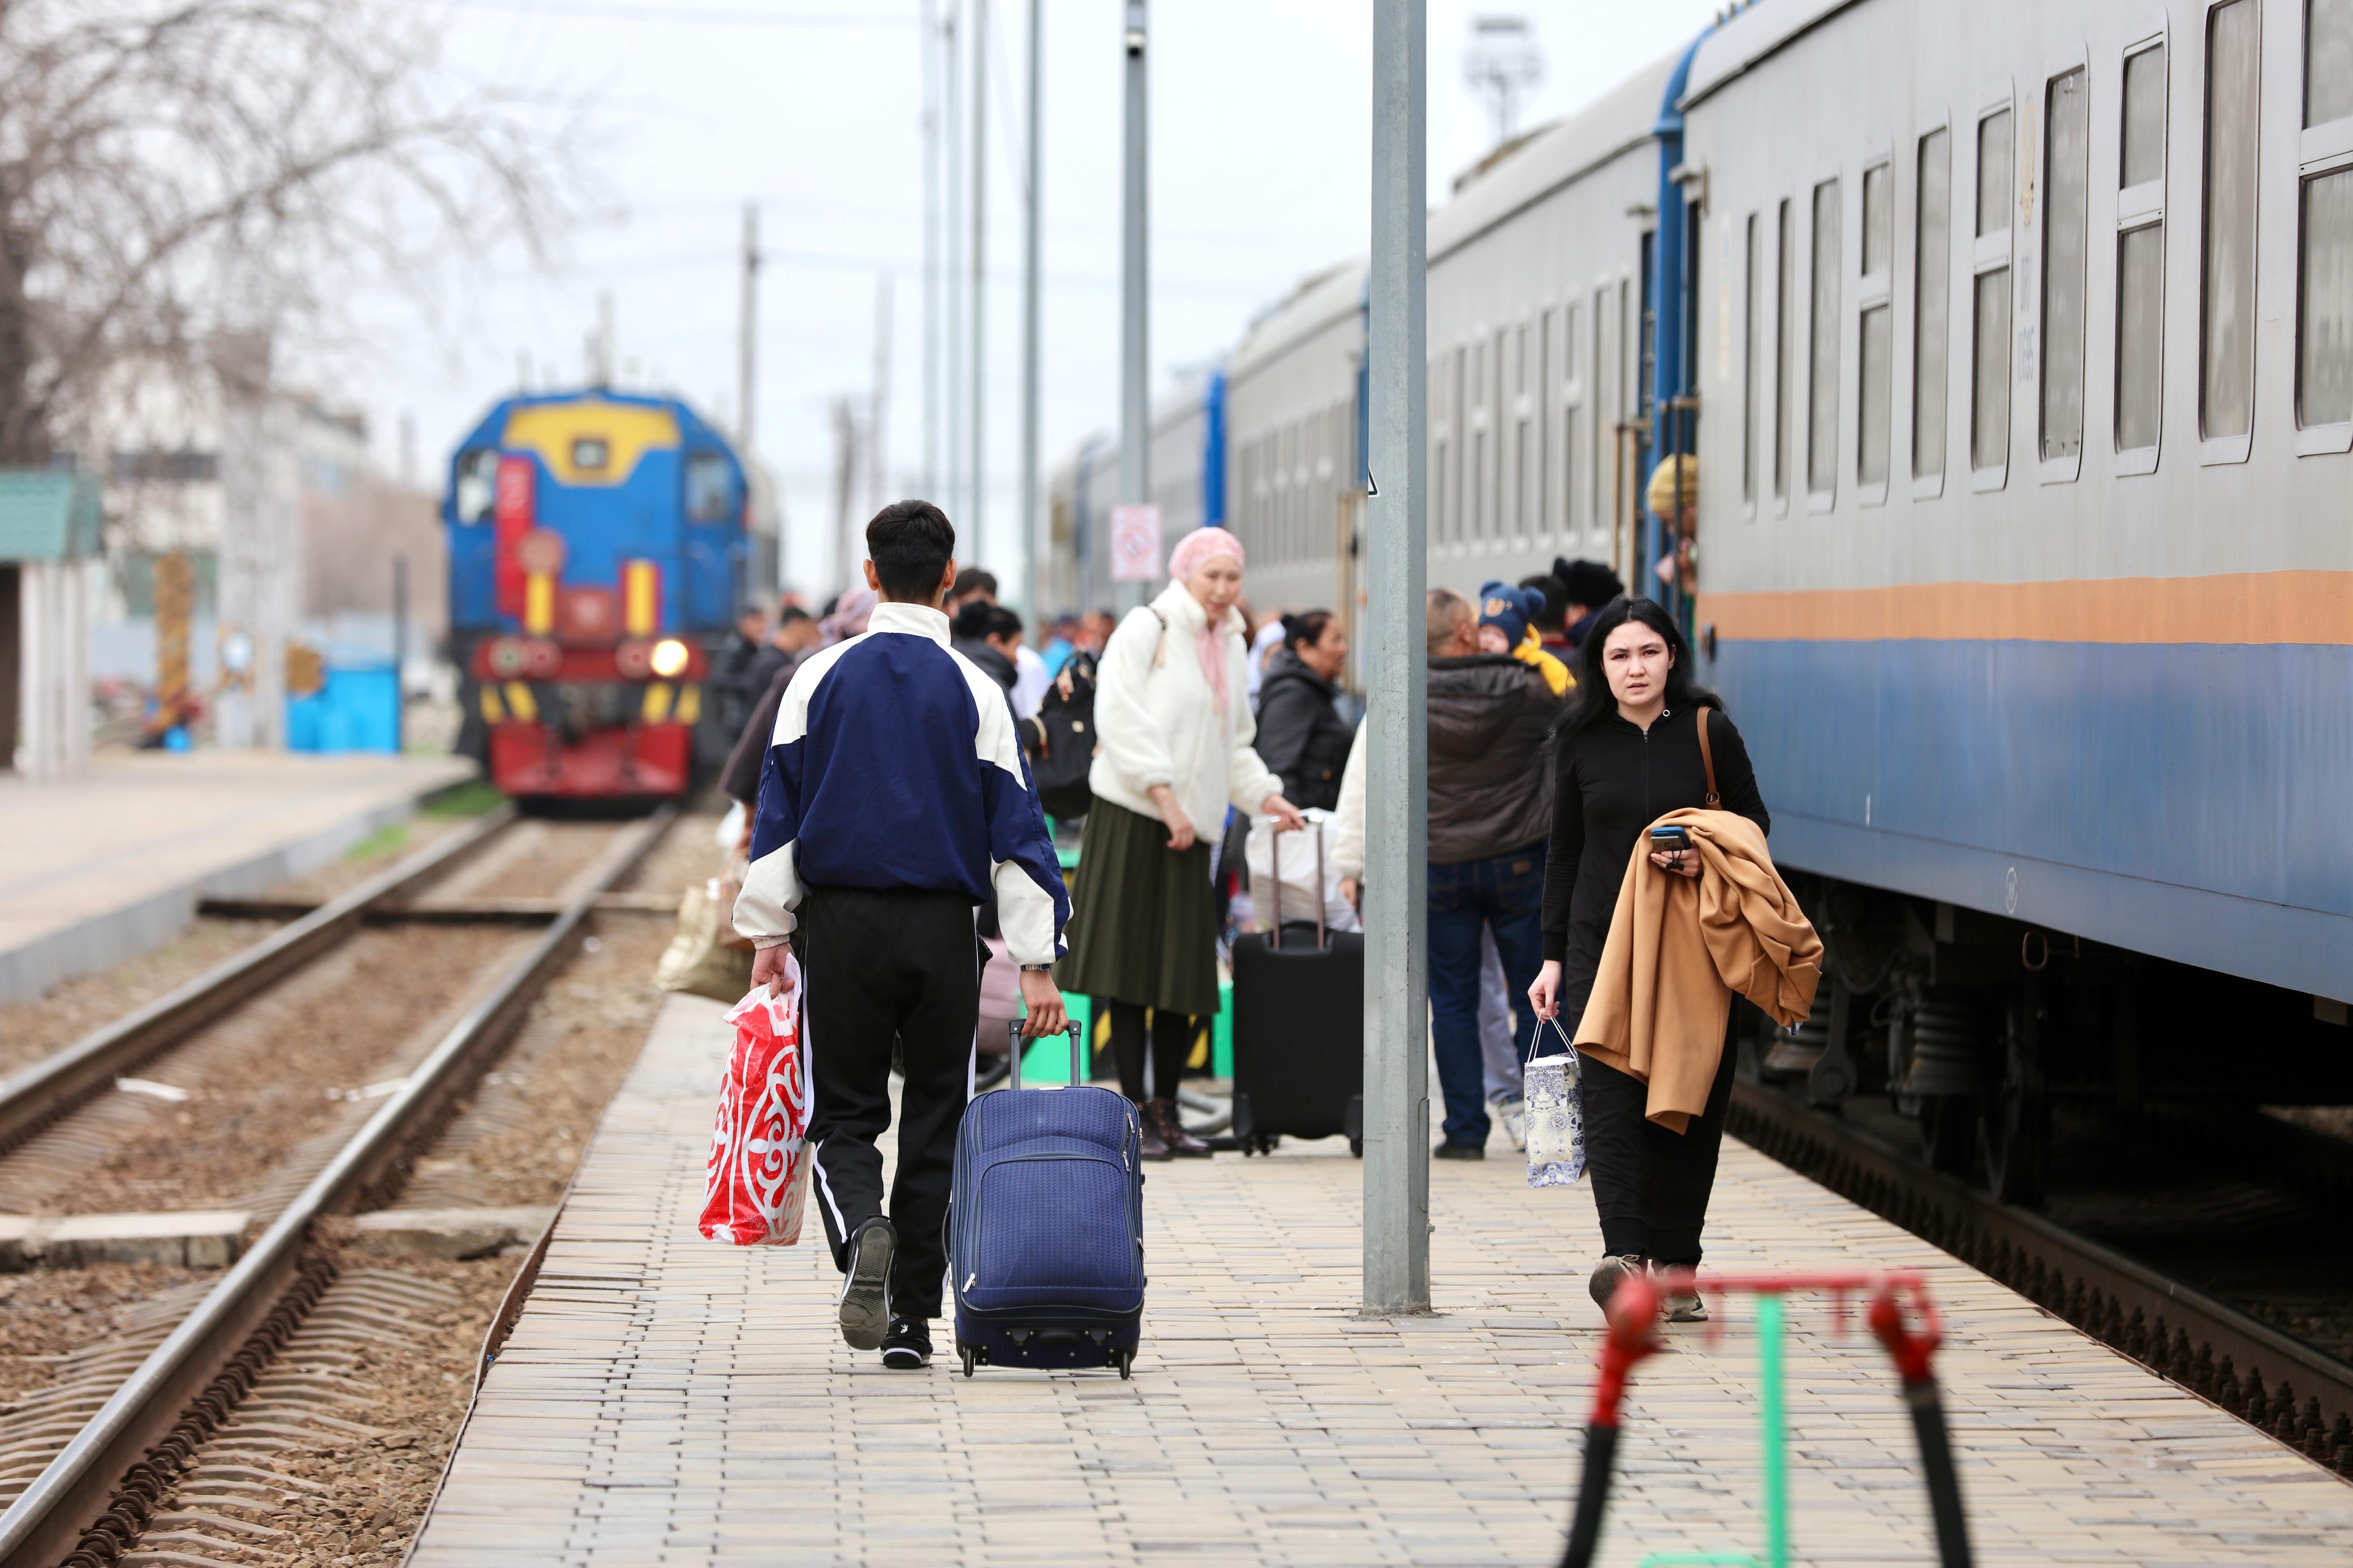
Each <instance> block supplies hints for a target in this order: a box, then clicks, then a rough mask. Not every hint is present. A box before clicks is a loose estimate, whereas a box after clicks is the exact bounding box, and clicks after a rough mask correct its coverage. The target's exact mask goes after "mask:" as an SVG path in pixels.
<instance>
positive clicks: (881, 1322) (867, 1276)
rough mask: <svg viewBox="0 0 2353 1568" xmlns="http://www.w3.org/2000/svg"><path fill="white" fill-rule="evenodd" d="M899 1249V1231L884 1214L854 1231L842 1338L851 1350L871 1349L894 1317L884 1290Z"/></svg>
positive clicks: (844, 1281)
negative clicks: (886, 1303)
mask: <svg viewBox="0 0 2353 1568" xmlns="http://www.w3.org/2000/svg"><path fill="white" fill-rule="evenodd" d="M898 1250H899V1233H898V1232H897V1231H896V1230H893V1229H892V1227H891V1222H890V1221H889V1220H887V1219H884V1218H882V1217H881V1215H876V1216H875V1217H874V1218H872V1219H870V1220H868V1221H867V1222H866V1223H865V1224H863V1225H861V1226H859V1227H858V1228H857V1230H856V1231H854V1232H852V1233H851V1235H850V1237H849V1268H848V1270H846V1271H845V1274H844V1277H843V1279H842V1281H841V1342H842V1343H844V1344H846V1345H848V1346H849V1348H850V1349H851V1350H854V1351H871V1350H872V1349H874V1348H875V1347H876V1346H878V1345H880V1344H881V1342H882V1335H883V1333H884V1331H885V1330H886V1329H887V1327H888V1325H889V1321H890V1314H889V1312H888V1311H887V1310H885V1309H884V1306H883V1292H884V1290H885V1289H886V1288H887V1287H888V1286H889V1285H890V1283H891V1258H892V1254H894V1253H896V1252H897V1251H898Z"/></svg>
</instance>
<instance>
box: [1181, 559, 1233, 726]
mask: <svg viewBox="0 0 2353 1568" xmlns="http://www.w3.org/2000/svg"><path fill="white" fill-rule="evenodd" d="M1220 555H1224V556H1229V557H1230V558H1231V559H1232V561H1233V563H1234V565H1235V566H1236V568H1238V569H1239V568H1241V567H1243V566H1245V565H1247V564H1248V562H1247V559H1246V558H1245V557H1244V556H1243V554H1242V542H1241V541H1240V540H1239V539H1236V538H1235V537H1234V536H1233V535H1232V534H1230V533H1228V532H1227V531H1225V530H1224V529H1222V528H1219V527H1218V526H1216V525H1215V524H1211V525H1210V526H1209V527H1207V528H1197V529H1195V530H1194V531H1192V532H1190V533H1188V534H1187V535H1186V536H1185V537H1184V538H1182V539H1180V540H1178V541H1177V542H1176V549H1174V550H1172V551H1170V552H1168V575H1170V576H1171V577H1174V578H1175V579H1176V581H1177V582H1179V583H1186V584H1189V583H1191V582H1192V580H1193V574H1194V573H1196V572H1198V571H1199V570H1200V569H1201V568H1202V567H1204V566H1206V565H1208V563H1210V562H1212V561H1214V560H1216V559H1217V558H1218V557H1219V556H1220ZM1193 657H1194V658H1198V659H1199V660H1200V661H1201V676H1202V679H1205V680H1207V681H1208V683H1209V689H1210V690H1211V691H1213V692H1215V693H1216V694H1217V698H1218V722H1219V724H1220V725H1221V726H1222V725H1223V724H1224V723H1225V721H1226V708H1227V700H1226V626H1225V622H1224V620H1223V619H1222V618H1219V619H1214V620H1213V619H1211V618H1209V617H1208V616H1203V617H1202V620H1201V636H1200V637H1199V638H1198V640H1197V641H1196V642H1195V643H1194V645H1193Z"/></svg>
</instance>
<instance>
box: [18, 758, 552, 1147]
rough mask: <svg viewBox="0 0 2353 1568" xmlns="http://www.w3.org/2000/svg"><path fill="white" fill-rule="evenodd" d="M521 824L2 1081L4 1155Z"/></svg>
mask: <svg viewBox="0 0 2353 1568" xmlns="http://www.w3.org/2000/svg"><path fill="white" fill-rule="evenodd" d="M513 820H514V808H513V807H512V806H511V805H501V806H500V807H499V808H498V809H497V810H495V811H492V812H490V813H488V814H487V815H485V816H483V817H482V818H481V819H480V821H478V822H476V823H473V824H472V825H470V826H467V827H464V828H461V829H459V831H458V832H456V833H454V834H451V835H450V836H449V837H447V838H445V839H443V840H442V841H441V842H439V843H438V844H435V845H433V846H431V847H428V848H426V849H422V850H419V851H418V852H417V854H415V855H412V856H410V857H409V858H407V859H406V860H403V861H402V862H401V863H400V864H399V865H397V866H395V867H392V868H390V869H388V870H386V871H385V872H383V873H382V874H381V875H379V876H376V877H373V878H371V879H368V880H367V881H364V882H363V883H361V884H360V885H359V886H358V887H356V888H353V889H352V890H351V891H350V892H347V893H345V894H343V896H342V897H341V898H338V899H335V900H332V901H331V902H329V903H326V904H323V905H322V906H321V907H319V908H318V909H316V910H312V911H311V912H310V913H308V914H305V915H304V916H303V917H302V918H301V919H300V920H298V921H295V922H294V923H293V924H291V925H290V926H287V927H286V928H285V929H283V930H282V931H272V932H271V933H270V934H269V935H268V936H266V937H264V938H263V939H262V940H261V941H259V942H256V943H255V944H254V945H253V946H251V947H249V948H248V949H246V950H245V951H244V952H240V953H238V954H237V956H236V957H234V958H231V959H228V960H226V961H225V962H223V963H218V964H216V965H215V966H214V967H213V968H211V969H210V970H207V971H206V973H202V974H200V975H198V976H196V978H195V979H194V980H191V981H189V982H188V983H187V984H185V985H182V986H180V987H179V988H178V989H176V990H174V991H170V992H166V993H165V994H163V995H161V996H158V997H157V998H155V1000H153V1002H150V1003H148V1004H147V1005H145V1006H143V1007H142V1008H140V1009H139V1010H138V1011H136V1012H134V1013H131V1014H128V1015H126V1016H123V1017H121V1018H118V1019H116V1020H115V1021H114V1022H112V1023H111V1024H108V1025H106V1026H103V1027H101V1028H99V1029H97V1030H95V1031H93V1032H92V1033H90V1034H88V1035H85V1036H83V1037H81V1038H80V1039H79V1040H77V1041H75V1042H74V1043H73V1044H72V1045H70V1046H68V1047H66V1048H65V1049H63V1050H61V1051H58V1053H57V1054H56V1055H54V1056H51V1057H47V1058H44V1059H43V1060H41V1061H38V1062H36V1063H34V1064H33V1065H32V1066H31V1067H28V1068H25V1069H24V1070H23V1071H22V1072H19V1073H17V1074H16V1076H15V1077H13V1078H9V1079H5V1080H0V1154H5V1153H7V1152H9V1151H11V1150H13V1149H15V1148H16V1147H17V1146H18V1145H19V1144H21V1143H23V1142H25V1141H26V1139H28V1138H30V1137H32V1136H33V1135H34V1134H35V1133H37V1132H38V1131H41V1129H43V1128H44V1127H47V1125H48V1124H49V1123H50V1122H52V1121H56V1120H57V1119H58V1117H60V1116H62V1115H64V1114H65V1113H66V1112H68V1111H69V1110H73V1109H74V1108H75V1107H76V1106H79V1105H80V1104H81V1103H82V1102H83V1101H85V1100H89V1099H90V1097H91V1096H93V1095H95V1094H97V1093H98V1092H99V1091H100V1090H101V1089H105V1088H106V1087H107V1086H108V1085H109V1084H111V1083H112V1082H113V1081H114V1079H115V1078H116V1076H117V1075H118V1074H121V1073H124V1072H128V1071H130V1070H131V1069H132V1068H136V1067H138V1066H139V1065H140V1064H141V1063H142V1062H144V1061H146V1060H148V1059H149V1058H152V1057H153V1056H155V1055H157V1054H158V1053H160V1052H162V1051H164V1050H167V1049H169V1048H170V1047H173V1046H175V1045H178V1044H179V1043H180V1042H181V1041H182V1040H185V1039H186V1038H187V1037H189V1036H190V1035H193V1034H195V1032H196V1031H197V1030H198V1029H201V1028H203V1027H204V1026H206V1024H209V1023H211V1022H212V1021H213V1020H214V1019H216V1018H217V1017H219V1016H221V1015H222V1014H224V1013H226V1012H227V1011H228V1010H229V1009H230V1008H232V1007H235V1006H237V1005H238V1004H240V1003H242V1002H246V1001H248V1000H249V999H251V998H252V997H253V996H254V995H255V994H257V993H258V992H260V991H262V990H265V989H267V988H268V987H269V985H271V984H274V983H276V982H277V981H278V980H280V979H281V978H283V977H284V976H285V975H287V974H288V973H291V972H292V971H294V970H296V969H299V968H301V966H302V965H304V964H306V963H310V962H311V960H312V959H314V958H316V957H318V956H319V955H320V954H321V953H322V952H326V951H327V950H328V949H329V948H331V947H333V946H335V945H336V944H337V943H338V942H342V941H343V939H344V938H345V937H347V936H349V935H350V934H351V933H352V932H353V931H357V930H358V929H359V927H360V925H361V923H362V922H363V921H366V920H368V919H369V918H370V917H372V916H373V915H375V913H377V912H378V911H379V910H382V909H384V908H385V907H386V906H388V905H390V904H391V903H393V902H395V901H396V900H399V899H400V898H402V897H403V896H405V895H406V894H408V893H411V892H413V891H415V890H416V889H417V888H419V887H421V886H422V885H423V884H424V883H426V882H427V881H428V880H429V879H432V878H433V877H435V876H437V875H438V874H439V873H440V872H441V871H442V870H443V869H444V868H447V867H448V864H449V863H450V862H451V861H452V860H454V859H456V858H459V856H462V855H465V854H468V853H470V851H472V850H473V849H475V848H476V847H479V846H480V845H481V844H482V842H483V841H484V840H486V839H488V838H489V837H491V835H493V834H495V833H497V832H499V831H500V830H501V829H502V828H504V827H505V826H507V825H508V824H509V823H511V822H512V821H513Z"/></svg>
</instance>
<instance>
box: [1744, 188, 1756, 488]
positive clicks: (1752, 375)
mask: <svg viewBox="0 0 2353 1568" xmlns="http://www.w3.org/2000/svg"><path fill="white" fill-rule="evenodd" d="M1742 255H1743V258H1744V260H1745V262H1746V268H1747V269H1746V272H1745V273H1743V274H1742V277H1743V279H1744V282H1743V283H1742V286H1741V295H1740V500H1741V502H1742V504H1743V505H1745V506H1746V508H1747V509H1748V515H1749V516H1751V517H1755V516H1756V515H1757V284H1758V282H1759V279H1758V277H1757V215H1756V214H1755V213H1750V214H1749V215H1748V242H1747V246H1746V249H1745V250H1744V251H1743V253H1742Z"/></svg>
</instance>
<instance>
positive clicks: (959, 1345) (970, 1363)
mask: <svg viewBox="0 0 2353 1568" xmlns="http://www.w3.org/2000/svg"><path fill="white" fill-rule="evenodd" d="M956 1354H957V1355H958V1356H960V1357H962V1358H963V1360H964V1374H965V1376H966V1377H970V1376H971V1375H972V1369H973V1367H974V1366H975V1365H976V1362H975V1360H974V1357H973V1353H972V1347H971V1346H970V1345H968V1344H966V1343H965V1342H963V1341H962V1340H958V1341H957V1342H956Z"/></svg>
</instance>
